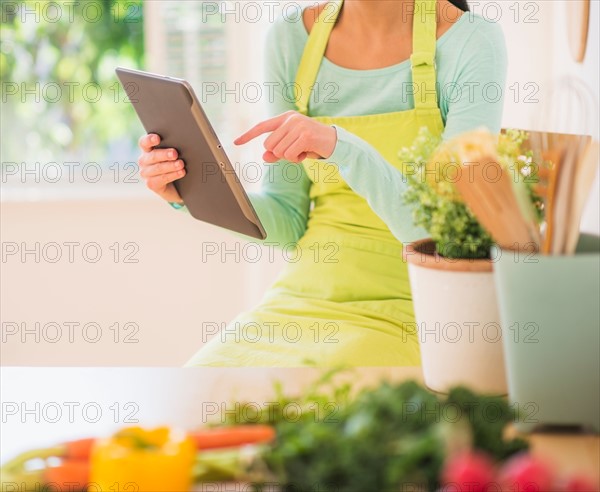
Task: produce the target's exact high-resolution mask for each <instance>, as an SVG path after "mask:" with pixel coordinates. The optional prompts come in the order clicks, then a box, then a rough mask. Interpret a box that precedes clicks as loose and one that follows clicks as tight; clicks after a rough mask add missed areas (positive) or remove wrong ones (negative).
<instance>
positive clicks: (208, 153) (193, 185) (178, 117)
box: [115, 67, 267, 239]
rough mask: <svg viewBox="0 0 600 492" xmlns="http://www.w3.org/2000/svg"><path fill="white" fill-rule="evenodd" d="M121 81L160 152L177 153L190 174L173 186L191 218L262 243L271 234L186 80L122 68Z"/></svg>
mask: <svg viewBox="0 0 600 492" xmlns="http://www.w3.org/2000/svg"><path fill="white" fill-rule="evenodd" d="M115 71H116V73H117V76H118V77H119V80H120V81H121V84H122V85H123V88H124V89H125V92H126V93H127V96H128V98H129V100H130V101H131V103H132V104H133V107H134V108H135V111H136V113H137V115H138V117H139V119H140V120H141V122H142V125H143V126H144V128H145V130H146V132H148V133H156V134H157V135H159V136H160V138H161V142H160V145H158V146H157V148H162V149H167V148H173V149H176V150H177V152H178V153H179V158H180V159H182V160H183V162H184V165H185V170H186V174H185V176H184V177H182V178H180V179H178V180H176V181H174V183H173V184H174V185H175V188H176V189H177V191H178V192H179V195H180V196H181V198H182V200H183V202H184V203H185V205H186V207H187V208H188V210H189V211H190V214H191V215H192V216H193V217H194V218H196V219H198V220H201V221H203V222H208V223H210V224H214V225H216V226H219V227H224V228H225V229H229V230H231V231H235V232H239V233H241V234H245V235H247V236H251V237H255V238H258V239H265V238H266V237H267V234H266V232H265V229H264V228H263V226H262V224H261V222H260V219H259V218H258V216H257V215H256V211H255V210H254V207H253V206H252V204H251V203H250V200H249V199H248V195H247V194H246V192H245V191H244V188H243V186H242V184H241V182H240V180H239V178H238V176H237V174H236V172H235V170H234V168H233V166H232V164H231V162H230V160H229V158H228V157H227V154H226V153H225V151H224V150H223V147H222V145H221V143H220V142H219V139H218V137H217V135H216V134H215V132H214V130H213V128H212V125H211V124H210V122H209V121H208V118H207V117H206V115H205V114H204V111H203V110H202V107H201V106H200V103H199V102H198V98H197V97H196V96H195V94H194V90H193V89H192V87H191V86H190V84H188V83H187V82H186V81H185V80H182V79H175V78H171V77H166V76H162V75H157V74H152V73H147V72H141V71H139V70H130V69H126V68H121V67H118V68H117V69H116V70H115Z"/></svg>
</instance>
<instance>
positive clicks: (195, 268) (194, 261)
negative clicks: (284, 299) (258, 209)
mask: <svg viewBox="0 0 600 492" xmlns="http://www.w3.org/2000/svg"><path fill="white" fill-rule="evenodd" d="M1 210H2V213H1V217H0V218H1V224H2V229H1V233H2V242H3V247H4V248H5V252H8V251H9V250H8V247H9V246H8V244H9V243H10V244H15V245H16V247H17V248H18V252H17V253H16V254H7V255H6V257H5V258H4V259H3V263H2V276H1V285H0V292H1V299H0V304H1V305H2V322H3V333H2V337H3V340H2V346H1V349H0V350H1V352H0V356H1V361H2V365H41V366H43V365H85V366H101V365H123V366H127V365H131V366H181V365H183V364H184V363H185V361H186V360H187V359H188V358H189V357H190V356H191V355H192V354H193V353H194V352H195V351H196V350H197V349H198V348H199V347H200V346H201V345H202V344H203V342H204V341H205V340H206V339H208V338H209V335H210V333H211V330H212V329H213V327H214V326H220V325H221V324H223V323H226V322H227V321H229V320H230V319H231V318H233V317H234V316H235V315H236V314H237V313H239V312H240V311H242V310H245V309H248V308H249V307H250V306H252V305H253V304H254V303H255V302H257V300H258V299H259V298H260V295H261V293H262V291H263V290H264V288H265V287H266V284H267V283H268V282H269V281H270V277H269V278H268V277H267V276H266V275H264V274H263V275H261V274H260V273H258V274H255V275H252V276H250V275H249V273H248V272H249V271H250V270H251V269H254V270H255V269H256V265H255V264H254V258H255V257H256V251H257V250H256V248H252V249H248V247H247V246H244V244H245V243H243V242H240V241H238V240H237V239H233V238H232V236H231V235H230V234H228V233H227V232H224V231H222V230H220V229H218V228H216V227H213V226H210V225H207V224H203V223H201V222H198V221H196V220H195V219H193V218H192V217H190V216H189V215H187V214H184V213H181V212H176V211H174V210H172V209H171V208H170V207H169V206H168V205H166V204H164V203H163V202H162V201H161V200H160V199H158V198H154V197H153V196H151V195H150V193H149V192H148V194H147V198H142V199H131V200H79V201H57V202H32V203H3V204H2V209H1ZM70 241H72V242H76V243H79V244H78V245H73V246H72V250H73V251H74V255H73V261H72V262H70V261H69V258H68V256H69V254H68V253H69V249H68V246H66V245H65V243H67V242H70ZM36 243H37V244H38V245H39V246H38V247H37V249H38V251H39V252H40V254H39V258H37V259H36V257H35V254H32V253H30V254H27V255H25V257H24V258H23V257H22V254H21V253H22V251H23V249H24V246H25V247H27V248H28V249H29V250H33V251H35V249H36V247H35V244H36ZM50 243H55V244H58V245H59V246H60V248H59V249H57V247H56V246H54V245H52V244H50ZM92 243H96V244H97V245H98V246H99V249H98V247H95V246H93V245H92ZM115 243H117V244H118V246H117V247H115V246H114V245H115ZM128 243H130V244H128ZM85 245H88V246H87V249H86V255H87V259H86V257H85V256H84V254H83V248H84V246H85ZM90 245H92V246H90ZM98 250H99V251H100V252H101V254H102V256H101V257H100V259H99V260H98V261H95V258H94V257H95V255H96V251H98ZM203 250H204V252H205V254H204V255H203V253H202V252H203ZM57 251H60V252H62V258H61V259H60V260H58V261H55V258H56V256H57ZM115 251H118V252H119V257H116V256H115ZM127 254H131V257H130V258H129V259H126V255H127ZM223 254H224V255H225V257H222V255H223ZM203 256H204V258H203ZM263 257H264V258H266V257H267V255H266V254H265V255H264V256H263ZM275 258H276V259H277V257H275ZM132 260H133V261H135V260H137V262H135V263H133V262H130V261H132ZM262 263H263V265H264V264H265V261H263V262H262ZM267 266H270V267H271V270H272V271H273V272H274V271H276V270H277V265H275V264H272V265H271V264H268V265H267ZM263 271H264V269H263ZM271 276H272V274H271ZM250 281H252V284H250ZM36 322H38V323H40V326H41V328H40V329H37V330H36V329H35V323H36ZM69 322H78V323H80V326H78V327H74V328H73V329H72V331H71V330H70V329H69V326H68V325H67V324H65V323H69ZM128 322H129V323H135V324H136V325H137V327H138V331H137V333H134V331H135V328H134V327H133V326H131V325H128V326H126V325H125V324H126V323H128ZM8 323H10V325H9V324H8ZM14 323H17V326H16V327H15V325H14ZM22 323H25V326H24V328H26V329H29V330H32V331H33V332H25V331H24V330H22V329H21V324H22ZM88 323H94V324H89V325H87V327H86V328H85V330H84V329H83V325H85V324H88ZM115 323H119V330H116V328H115ZM203 323H206V325H203ZM203 326H204V327H205V328H204V329H203ZM57 327H58V328H57ZM97 327H99V328H100V331H98V328H97ZM111 327H113V328H112V329H111ZM15 330H18V331H17V332H16V333H13V332H14V331H15ZM59 335H62V336H60V338H59ZM23 337H25V342H26V343H23ZM36 338H37V340H36ZM126 340H129V342H132V343H126Z"/></svg>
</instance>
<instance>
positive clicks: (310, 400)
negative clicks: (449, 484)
mask: <svg viewBox="0 0 600 492" xmlns="http://www.w3.org/2000/svg"><path fill="white" fill-rule="evenodd" d="M348 388H349V387H348V386H344V388H343V389H342V391H341V393H340V392H339V391H338V390H333V391H331V390H329V391H319V389H318V387H317V386H315V387H313V388H311V390H310V391H309V392H308V393H307V395H305V396H303V397H301V398H299V399H298V401H300V402H301V405H302V407H303V408H307V409H312V408H315V407H316V406H317V405H318V406H322V405H324V404H325V403H327V402H334V403H335V404H336V405H337V404H338V402H337V401H336V400H335V398H336V396H342V402H341V404H339V406H338V407H337V411H336V412H335V413H329V414H326V413H320V414H317V413H314V412H311V411H309V412H308V413H306V414H304V415H303V417H302V418H300V419H296V418H293V419H287V418H282V415H279V414H276V413H274V414H271V419H270V421H269V420H266V421H263V423H271V424H272V425H274V426H275V428H276V431H277V439H276V441H275V442H274V443H273V444H272V445H270V446H268V447H267V448H265V449H264V451H263V453H262V454H261V457H260V459H258V460H257V461H256V462H255V463H254V466H253V472H252V471H250V473H249V476H252V477H253V479H252V482H253V484H254V487H255V488H254V490H256V491H261V490H271V489H268V488H266V489H263V488H262V487H264V486H265V484H267V483H268V484H272V483H278V484H280V485H281V487H280V490H282V491H287V490H290V491H291V490H294V491H296V490H306V491H309V490H310V491H316V490H319V491H320V492H333V491H337V492H342V491H343V492H365V491H370V490H377V491H378V492H388V491H389V492H392V491H394V492H396V491H398V490H415V491H416V490H421V491H433V490H436V489H437V488H438V487H439V486H440V483H439V480H440V473H441V470H442V467H443V465H444V462H445V460H446V458H447V457H448V456H449V455H451V454H454V453H459V452H463V451H468V450H472V449H476V450H479V451H484V452H486V453H488V454H489V455H490V456H491V457H492V458H494V459H496V460H497V461H503V460H504V459H506V458H507V457H509V456H511V455H512V454H514V453H517V452H519V451H522V450H524V449H526V448H527V443H526V442H525V441H523V440H520V439H515V440H505V439H504V430H505V427H506V425H507V424H508V423H510V422H512V421H514V419H515V418H516V415H515V412H514V411H513V409H511V408H510V407H509V406H508V403H507V402H506V400H504V399H502V398H497V397H489V396H482V395H477V394H475V393H473V392H471V391H470V390H468V389H465V388H461V387H459V388H455V389H453V390H452V391H451V392H450V393H449V395H448V396H447V397H443V398H442V397H438V396H436V395H435V394H433V393H431V392H430V391H428V390H427V389H425V388H424V387H423V386H421V385H419V384H418V383H416V382H412V381H409V382H405V383H402V384H391V383H383V384H381V385H380V386H378V387H377V388H375V389H366V390H362V391H360V392H359V393H358V394H357V395H356V396H355V397H353V398H349V395H348V391H347V390H348ZM330 391H331V392H330ZM289 401H293V399H290V398H288V397H285V398H284V399H283V400H282V402H281V403H285V402H289ZM238 417H239V418H236V419H234V420H235V421H236V422H235V423H242V422H243V417H242V416H241V415H240V416H238ZM232 423H233V422H232ZM261 477H262V480H261ZM403 487H404V488H403Z"/></svg>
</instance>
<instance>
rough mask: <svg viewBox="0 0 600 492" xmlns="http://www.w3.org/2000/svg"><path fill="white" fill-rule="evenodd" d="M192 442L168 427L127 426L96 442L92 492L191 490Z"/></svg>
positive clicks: (193, 451)
mask: <svg viewBox="0 0 600 492" xmlns="http://www.w3.org/2000/svg"><path fill="white" fill-rule="evenodd" d="M195 457H196V447H195V445H194V442H193V441H192V440H191V439H190V438H189V437H188V436H187V435H186V434H184V433H181V434H179V433H177V432H174V431H172V430H171V429H169V428H167V427H159V428H157V429H152V430H148V429H143V428H141V427H130V428H126V429H123V430H121V431H120V432H118V433H117V434H115V435H114V436H112V437H110V438H107V439H102V440H98V441H97V443H96V444H95V446H94V447H93V449H92V455H91V479H90V482H91V484H92V485H93V486H95V489H94V490H98V489H99V490H119V491H127V490H131V491H134V490H135V491H137V492H162V491H165V492H167V491H168V492H187V491H189V490H190V488H191V482H192V466H193V464H194V459H195Z"/></svg>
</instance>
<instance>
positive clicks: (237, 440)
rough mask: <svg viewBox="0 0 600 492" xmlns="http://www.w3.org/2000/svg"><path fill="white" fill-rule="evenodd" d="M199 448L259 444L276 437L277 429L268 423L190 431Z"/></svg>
mask: <svg viewBox="0 0 600 492" xmlns="http://www.w3.org/2000/svg"><path fill="white" fill-rule="evenodd" d="M189 436H190V437H191V438H192V439H193V440H194V442H195V443H196V448H197V449H215V448H227V447H234V446H242V445H244V444H259V443H264V442H269V441H272V440H273V439H275V429H273V427H270V426H268V425H238V426H235V427H219V428H214V429H201V430H197V431H193V432H190V433H189Z"/></svg>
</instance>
